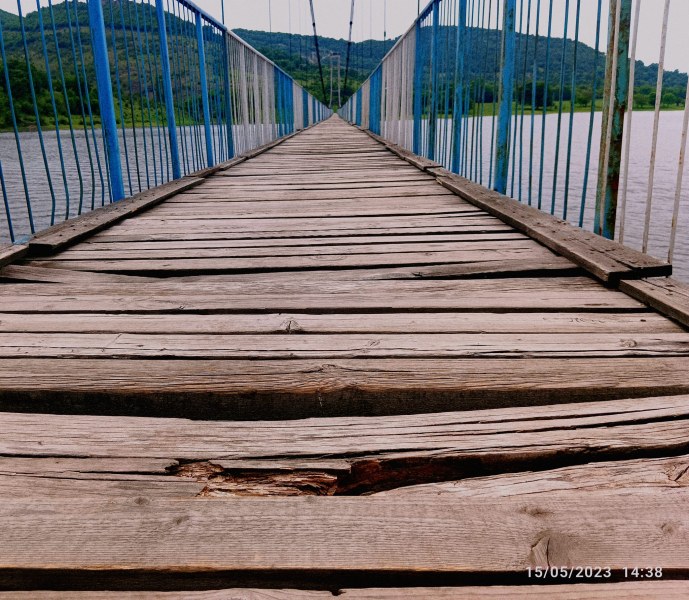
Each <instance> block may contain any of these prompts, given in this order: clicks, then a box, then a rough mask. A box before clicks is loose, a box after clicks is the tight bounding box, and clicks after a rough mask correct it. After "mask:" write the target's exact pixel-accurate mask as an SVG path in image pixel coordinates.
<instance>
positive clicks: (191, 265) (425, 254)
mask: <svg viewBox="0 0 689 600" xmlns="http://www.w3.org/2000/svg"><path fill="white" fill-rule="evenodd" d="M184 254H185V253H181V255H180V257H179V258H177V257H174V256H173V257H171V256H166V257H162V258H153V257H152V258H139V259H137V258H132V259H127V258H122V259H116V258H113V259H109V258H106V257H98V258H91V259H84V260H82V259H80V258H77V257H74V258H71V259H66V260H62V259H61V258H60V257H59V256H56V257H55V258H54V259H52V260H39V261H35V262H34V263H33V264H35V265H36V266H39V267H45V266H53V267H56V268H63V269H65V268H66V269H74V270H81V271H93V272H106V273H107V272H112V273H133V274H141V275H148V276H150V275H152V274H161V273H166V274H172V273H175V274H176V273H182V274H185V275H187V274H190V273H213V272H223V273H255V272H262V271H301V270H323V269H360V268H379V267H390V266H415V265H422V266H423V265H442V264H457V263H459V264H462V263H465V264H466V263H472V262H480V263H482V264H483V263H485V262H489V261H494V262H501V261H504V260H514V259H515V258H517V259H521V260H531V261H537V260H539V259H540V258H542V259H544V260H545V261H547V260H549V259H550V258H551V255H550V252H549V251H548V250H546V249H543V248H526V249H525V248H516V249H512V248H504V249H496V250H480V249H472V250H466V251H435V250H428V251H422V252H394V253H389V254H385V253H381V254H373V253H372V254H355V253H350V254H345V253H341V254H329V253H322V254H315V253H313V251H312V250H309V254H303V255H291V253H289V252H285V253H284V255H283V256H268V257H266V256H254V257H242V256H238V257H217V258H216V257H212V256H208V255H210V254H214V253H213V252H212V251H205V252H202V251H198V254H201V255H202V258H183V257H182V256H183V255H184ZM190 254H193V253H190Z"/></svg>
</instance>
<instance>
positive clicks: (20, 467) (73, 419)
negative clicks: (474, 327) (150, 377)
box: [0, 395, 689, 496]
mask: <svg viewBox="0 0 689 600" xmlns="http://www.w3.org/2000/svg"><path fill="white" fill-rule="evenodd" d="M0 423H2V426H3V428H2V433H1V434H0V448H2V452H3V456H4V458H3V459H2V461H4V462H2V461H0V472H2V473H4V474H5V475H7V474H8V473H16V474H20V475H31V474H36V473H43V474H46V475H47V474H53V475H56V474H59V473H63V474H64V476H74V475H75V474H81V475H80V477H81V476H83V477H89V476H91V475H94V476H96V475H99V474H107V473H110V474H116V473H120V474H123V475H144V474H148V475H151V476H160V475H167V476H171V475H176V476H181V477H191V476H192V471H191V469H188V468H187V467H188V466H190V465H191V464H192V463H196V464H198V465H200V466H203V464H205V465H206V467H208V466H209V465H208V463H212V464H214V465H216V466H217V467H219V468H218V469H215V470H214V469H208V468H206V470H205V472H203V471H202V470H201V469H200V468H199V469H197V476H198V480H199V481H200V480H204V481H205V482H206V483H207V482H208V480H209V479H211V478H212V477H213V476H214V475H217V474H220V473H222V472H223V469H227V470H228V472H229V470H231V469H233V468H235V469H237V468H239V465H242V467H243V468H245V469H247V468H249V465H251V464H254V465H255V467H254V469H262V470H266V471H268V469H272V470H273V472H275V471H276V470H280V469H297V468H298V469H302V470H304V469H310V470H314V471H315V470H317V469H319V468H320V469H321V470H327V469H332V468H333V467H331V465H332V464H335V465H336V467H334V469H335V474H336V475H340V474H338V473H337V471H338V470H340V471H344V473H342V475H345V477H344V478H343V479H342V480H341V481H340V482H339V483H340V484H341V486H342V489H339V490H334V491H336V492H339V493H343V492H351V491H352V490H354V489H359V491H360V492H361V491H362V490H361V488H362V487H364V486H367V489H368V491H369V492H370V491H371V490H380V489H383V490H385V489H397V488H402V487H404V486H408V485H411V484H414V483H420V482H424V481H426V482H428V481H441V482H447V481H449V482H452V481H457V480H463V481H462V483H456V484H452V483H447V484H445V483H443V484H438V485H439V486H440V487H439V488H438V489H439V491H443V490H446V491H447V493H448V494H449V493H452V494H456V495H457V496H461V495H462V494H465V495H472V494H475V493H476V490H479V491H480V492H481V493H482V494H483V493H484V492H485V493H490V491H489V489H490V488H491V487H492V488H495V487H496V481H497V480H494V479H492V478H484V479H483V480H482V479H479V478H480V477H481V476H485V475H492V474H496V473H497V474H498V477H502V478H506V479H505V486H504V488H501V490H499V491H494V493H493V495H494V496H500V495H506V494H507V493H509V495H515V496H516V495H519V494H526V493H528V488H527V487H525V485H526V484H525V482H527V483H528V482H530V485H532V489H533V490H534V491H537V490H540V491H541V492H545V491H548V492H550V491H553V490H557V489H568V488H569V487H577V486H579V487H582V488H590V489H594V487H595V485H594V482H596V481H600V480H601V477H602V476H603V475H601V474H602V473H603V471H604V470H605V469H606V468H608V467H609V468H610V469H612V471H611V474H612V473H613V472H614V474H615V477H617V479H618V481H619V482H623V480H624V478H625V477H627V481H628V483H630V482H631V483H634V482H636V483H634V485H637V486H638V485H640V484H642V483H643V481H646V482H654V485H656V486H658V485H661V484H662V485H667V486H670V487H674V488H680V487H681V486H683V485H686V483H687V470H686V466H687V461H688V460H689V459H688V458H687V456H686V455H679V456H671V457H669V458H662V459H652V461H654V462H643V461H648V460H651V459H639V458H637V457H639V456H641V457H646V456H658V455H663V454H664V455H675V454H677V453H678V452H682V451H686V450H687V442H686V432H687V427H688V426H689V398H688V397H687V396H686V395H685V396H675V397H658V398H640V399H636V400H616V401H608V402H589V403H580V404H560V405H550V406H543V407H538V406H526V407H520V408H500V409H495V410H478V411H465V412H449V413H435V414H425V415H424V414H411V415H404V416H395V417H392V416H385V417H366V418H365V417H348V418H344V417H340V418H318V419H307V420H297V421H285V422H273V421H264V422H256V421H253V422H224V421H217V422H214V421H187V420H183V419H172V418H160V419H154V418H142V417H104V416H87V415H57V414H52V415H39V414H20V413H0ZM603 460H609V461H612V460H614V461H615V462H611V463H610V464H609V465H602V463H600V464H601V465H602V466H600V465H599V464H598V463H599V461H603ZM620 460H622V461H623V462H624V460H626V461H627V463H628V464H627V466H628V467H629V469H627V471H625V469H624V465H623V464H622V462H619V464H618V461H620ZM415 461H416V462H415ZM593 463H596V464H593ZM174 465H181V468H180V469H176V470H175V469H171V468H170V467H171V466H174ZM571 465H583V466H581V467H576V468H575V467H572V466H571ZM563 466H564V467H565V468H564V469H563V470H562V472H561V473H560V472H556V471H551V469H556V468H557V467H563ZM634 468H636V469H637V471H638V475H633V474H631V471H633V469H634ZM577 469H578V470H577ZM586 469H592V471H591V481H590V482H589V483H587V482H586V476H585V470H586ZM596 469H598V471H596ZM518 471H522V473H518ZM525 471H547V472H545V473H542V474H538V473H533V472H525ZM506 473H508V474H506ZM596 473H597V474H596ZM625 473H626V474H625ZM568 474H570V475H572V478H571V480H569V479H568ZM635 477H636V478H637V480H638V481H637V480H635V479H634V478H635ZM663 477H664V479H663ZM482 481H483V482H485V485H484V483H482ZM510 481H511V482H512V483H510ZM221 483H222V482H221ZM625 485H627V484H624V483H621V485H616V486H612V485H611V487H618V488H621V487H624V486H625ZM455 488H456V489H455ZM419 489H420V488H419ZM429 489H430V490H431V491H433V488H429ZM414 491H415V490H414V488H408V490H407V491H405V492H404V493H407V492H408V493H412V492H414ZM395 493H397V494H402V493H403V491H402V490H400V491H398V492H395Z"/></svg>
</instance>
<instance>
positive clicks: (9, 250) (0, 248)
mask: <svg viewBox="0 0 689 600" xmlns="http://www.w3.org/2000/svg"><path fill="white" fill-rule="evenodd" d="M28 251H29V247H28V245H26V244H2V245H0V268H2V267H4V266H5V265H9V264H11V263H13V262H16V261H18V260H21V259H22V258H24V257H25V256H26V254H27V253H28Z"/></svg>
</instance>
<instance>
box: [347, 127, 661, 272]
mask: <svg viewBox="0 0 689 600" xmlns="http://www.w3.org/2000/svg"><path fill="white" fill-rule="evenodd" d="M357 128H358V129H360V130H361V131H364V132H365V133H367V134H368V135H369V136H370V137H371V138H373V139H374V140H376V141H377V142H379V143H381V144H383V145H384V146H385V147H386V148H388V149H389V150H390V151H392V152H393V153H395V154H396V155H397V156H399V157H401V158H403V159H405V160H406V161H407V162H409V163H410V164H413V165H414V166H416V167H417V168H419V169H422V170H424V171H426V172H428V173H430V174H432V175H434V176H435V177H436V179H437V181H438V182H439V183H440V184H441V185H442V186H443V187H445V188H446V189H448V190H450V191H451V192H454V193H455V194H457V195H458V196H459V197H461V198H463V199H464V200H466V201H468V202H470V203H471V204H473V205H474V206H477V207H478V208H480V209H482V210H485V211H486V212H488V213H489V214H491V215H493V216H495V217H497V218H499V219H500V220H502V221H503V222H505V223H507V224H508V225H511V226H512V227H514V228H515V229H517V230H518V231H521V232H523V233H525V234H527V235H528V236H529V237H531V238H532V239H534V240H536V241H538V242H540V243H541V244H543V245H544V246H546V247H548V248H550V249H551V250H554V251H555V252H557V253H558V254H561V255H562V256H564V257H565V258H568V259H570V260H572V261H574V262H575V263H576V264H577V265H579V266H581V267H582V268H584V269H585V270H587V271H588V272H589V273H591V274H592V275H593V276H595V277H596V278H598V279H600V280H601V281H603V282H605V283H610V284H616V283H617V282H618V281H620V280H623V279H641V278H643V277H668V276H670V275H671V274H672V265H670V264H669V263H667V262H664V261H661V260H658V259H656V258H653V257H651V256H648V255H646V254H642V253H641V252H638V251H636V250H633V249H631V248H627V247H625V246H623V245H621V244H619V243H617V242H614V241H611V240H607V239H605V238H603V237H601V236H597V235H595V234H593V233H591V232H587V231H584V230H582V229H580V228H578V227H574V226H573V225H571V224H569V223H567V222H566V221H563V220H561V219H558V218H557V217H554V216H552V215H548V214H546V213H543V212H542V211H540V210H538V209H536V208H533V207H530V206H524V205H523V204H521V203H519V202H517V201H516V200H514V199H512V198H509V197H508V196H504V195H502V194H499V193H498V192H495V191H493V190H489V189H488V188H485V187H483V186H481V185H478V184H476V183H474V182H472V181H470V180H468V179H465V178H464V177H460V176H459V175H456V174H455V173H452V172H451V171H448V170H447V169H445V168H444V167H442V166H441V165H439V164H438V163H436V162H434V161H431V160H429V159H427V158H424V157H421V156H417V155H415V154H413V153H412V152H410V151H409V150H406V149H404V148H401V147H399V146H397V145H396V144H392V143H390V142H389V141H387V140H385V139H384V138H382V137H381V136H379V135H376V134H375V133H373V132H371V131H368V130H367V129H364V128H362V127H358V126H357Z"/></svg>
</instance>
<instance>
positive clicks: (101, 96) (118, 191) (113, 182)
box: [88, 0, 124, 202]
mask: <svg viewBox="0 0 689 600" xmlns="http://www.w3.org/2000/svg"><path fill="white" fill-rule="evenodd" d="M88 13H89V25H90V28H91V43H92V44H93V60H94V63H95V67H96V85H97V86H98V105H99V107H100V116H101V120H102V123H103V131H104V135H105V147H106V149H107V152H108V164H109V169H108V177H109V179H110V191H111V193H112V199H113V201H114V202H117V201H118V200H122V199H123V198H124V183H123V181H122V161H121V159H120V142H119V139H118V137H117V120H116V119H115V102H114V99H113V95H112V80H111V79H110V59H109V57H108V44H107V41H106V39H105V21H104V20H103V6H102V5H101V0H88Z"/></svg>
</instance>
